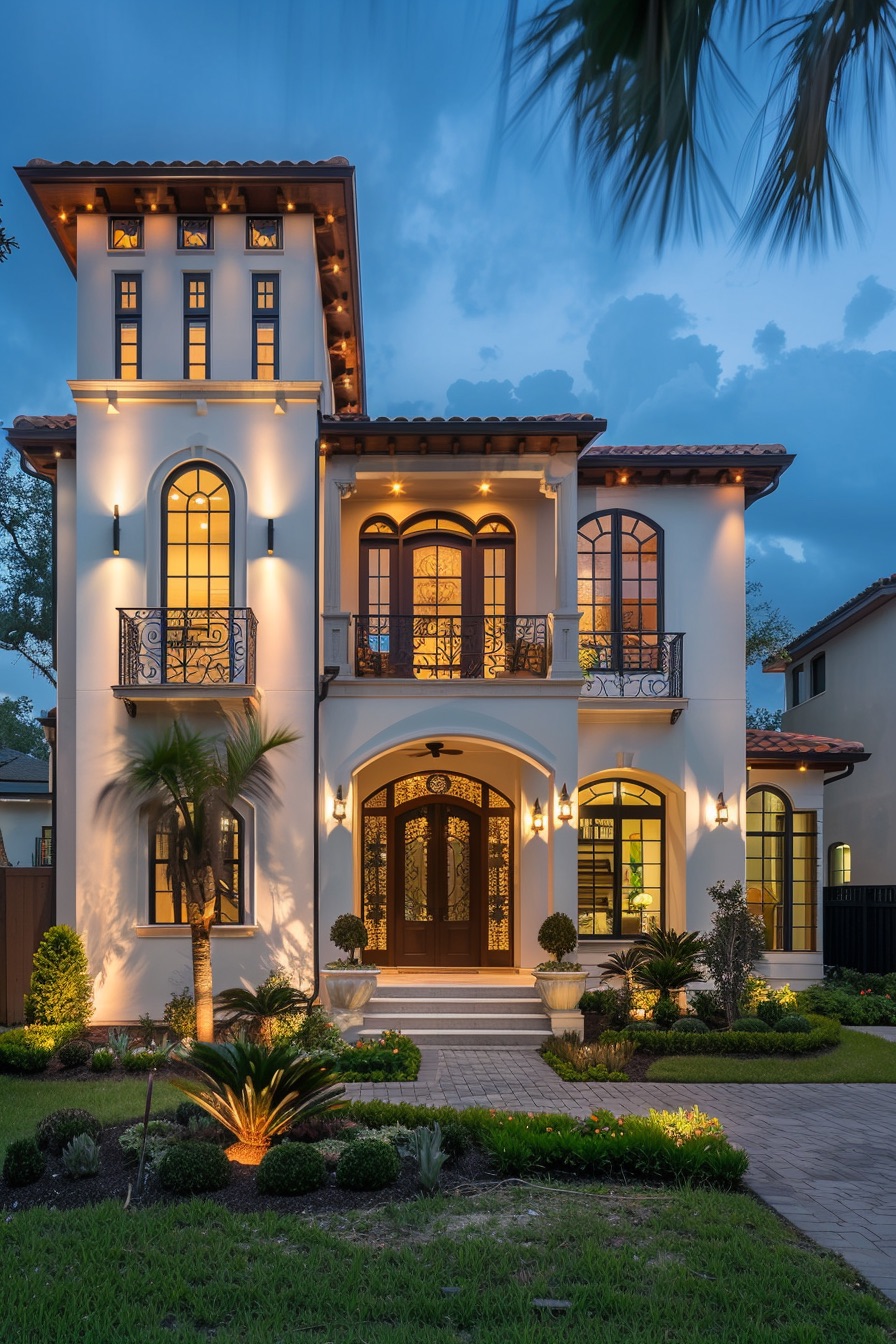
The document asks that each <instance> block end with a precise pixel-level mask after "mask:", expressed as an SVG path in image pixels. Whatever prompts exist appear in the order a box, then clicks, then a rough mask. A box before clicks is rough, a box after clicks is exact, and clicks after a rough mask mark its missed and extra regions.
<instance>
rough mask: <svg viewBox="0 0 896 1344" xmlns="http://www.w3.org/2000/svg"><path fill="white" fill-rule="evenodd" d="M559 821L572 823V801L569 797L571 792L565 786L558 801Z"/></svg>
mask: <svg viewBox="0 0 896 1344" xmlns="http://www.w3.org/2000/svg"><path fill="white" fill-rule="evenodd" d="M557 820H558V821H572V799H571V798H570V796H569V790H568V789H567V787H566V785H565V784H564V785H563V788H562V789H561V790H560V796H559V798H558V799H557Z"/></svg>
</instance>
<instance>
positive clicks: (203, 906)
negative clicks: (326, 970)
mask: <svg viewBox="0 0 896 1344" xmlns="http://www.w3.org/2000/svg"><path fill="white" fill-rule="evenodd" d="M296 736H297V735H296V734H295V733H294V732H292V730H291V729H289V728H277V729H274V730H273V731H272V732H268V731H267V729H266V728H265V727H264V725H263V724H261V723H260V722H259V720H258V719H257V718H256V717H255V716H254V715H249V716H247V717H246V718H244V719H240V720H239V721H238V722H236V723H234V724H233V725H232V726H231V727H230V729H229V731H228V732H227V733H226V734H224V735H223V736H221V737H213V736H210V735H206V734H203V733H198V732H194V731H192V730H191V729H189V728H186V727H184V726H183V725H182V724H180V723H174V724H172V726H171V727H170V728H169V729H167V730H166V731H165V732H164V733H162V734H161V735H160V736H158V737H155V738H152V739H150V740H148V741H146V742H145V743H143V745H142V746H138V747H136V748H135V749H134V750H133V751H131V752H130V753H129V755H128V757H127V761H126V764H125V766H124V769H123V770H122V771H121V773H120V774H119V776H118V777H117V779H114V780H112V781H111V782H110V783H109V784H107V785H106V788H105V789H104V790H103V793H102V794H101V796H100V805H101V806H104V805H105V806H108V805H111V804H113V803H115V802H116V801H118V802H120V801H127V800H130V801H132V802H135V803H136V804H137V805H138V807H139V808H140V811H141V813H142V814H143V816H144V817H145V818H146V820H147V822H148V827H149V834H150V835H151V836H154V835H156V834H157V833H159V832H160V831H161V832H165V833H167V836H168V878H169V881H170V883H171V891H172V894H173V898H174V903H175V909H177V908H178V905H179V904H180V903H181V902H184V903H185V905H186V910H187V919H188V921H189V925H190V936H191V944H192V954H193V993H194V997H195V1001H196V1035H197V1037H198V1038H199V1040H201V1041H211V1040H212V1039H213V1037H214V1006H213V999H212V959H211V928H212V925H213V923H214V922H215V914H216V910H217V907H218V903H219V901H220V898H221V894H222V892H223V891H224V883H225V871H226V869H225V860H226V846H227V839H228V836H227V831H226V828H225V827H224V825H223V824H222V823H223V822H224V820H225V818H226V817H227V816H228V815H229V813H230V810H231V808H232V807H233V804H234V803H235V802H236V801H237V799H238V798H239V797H240V796H242V795H251V796H252V797H253V798H255V799H256V800H257V801H259V802H262V803H272V802H273V801H274V797H275V794H274V788H273V783H274V775H273V771H272V769H271V765H270V762H269V760H268V759H267V757H268V753H269V752H271V751H273V750H274V749H275V748H277V747H283V746H286V745H287V743H289V742H294V741H295V740H296Z"/></svg>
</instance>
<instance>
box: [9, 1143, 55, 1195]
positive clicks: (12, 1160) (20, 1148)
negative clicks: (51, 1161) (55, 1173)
mask: <svg viewBox="0 0 896 1344" xmlns="http://www.w3.org/2000/svg"><path fill="white" fill-rule="evenodd" d="M46 1165H47V1163H46V1159H45V1157H44V1155H43V1153H42V1152H41V1151H40V1149H39V1148H38V1146H37V1144H36V1143H35V1141H34V1139H14V1140H13V1142H12V1143H11V1144H10V1145H9V1147H8V1148H7V1150H6V1157H5V1158H4V1159H3V1179H4V1181H5V1182H6V1184H7V1185H33V1184H34V1182H35V1181H39V1180H40V1178H41V1176H43V1174H44V1168H45V1167H46Z"/></svg>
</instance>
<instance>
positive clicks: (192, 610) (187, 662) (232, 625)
mask: <svg viewBox="0 0 896 1344" xmlns="http://www.w3.org/2000/svg"><path fill="white" fill-rule="evenodd" d="M118 618H119V646H118V648H119V672H118V678H119V686H118V687H116V688H115V689H116V692H117V693H118V694H119V695H121V696H122V697H124V696H126V695H127V694H128V693H130V692H135V693H137V695H138V696H139V694H140V693H141V692H142V693H143V695H144V697H145V696H147V695H154V696H155V698H164V695H165V692H166V691H170V692H171V694H172V698H183V696H184V695H185V694H186V695H189V694H191V693H193V692H195V693H197V694H198V695H199V696H203V695H213V694H214V693H220V692H222V691H225V690H228V689H237V690H238V691H240V692H241V693H243V694H250V695H251V694H253V693H254V690H255V638H256V628H257V621H256V619H255V614H254V612H252V611H251V610H250V609H249V608H248V607H208V608H206V607H189V608H184V607H143V608H130V609H125V608H122V607H119V609H118Z"/></svg>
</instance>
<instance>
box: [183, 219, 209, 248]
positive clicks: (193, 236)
mask: <svg viewBox="0 0 896 1344" xmlns="http://www.w3.org/2000/svg"><path fill="white" fill-rule="evenodd" d="M177 246H178V248H180V249H181V250H182V251H186V250H187V249H188V248H204V249H205V250H206V251H210V250H211V247H212V220H211V216H210V215H199V216H189V217H187V216H181V218H180V219H178V221H177Z"/></svg>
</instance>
